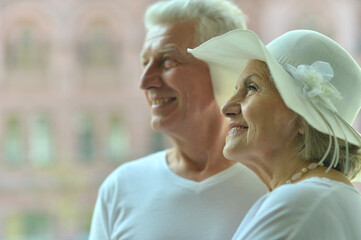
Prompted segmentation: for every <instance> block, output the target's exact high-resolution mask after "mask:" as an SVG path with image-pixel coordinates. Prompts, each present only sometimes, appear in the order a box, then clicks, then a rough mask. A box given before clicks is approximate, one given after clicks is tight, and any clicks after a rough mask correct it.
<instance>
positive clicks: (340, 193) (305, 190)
mask: <svg viewBox="0 0 361 240" xmlns="http://www.w3.org/2000/svg"><path fill="white" fill-rule="evenodd" d="M240 239H249V240H265V239H267V240H271V239H277V240H279V239H293V240H294V239H297V240H305V239H307V240H312V239H314V240H322V239H327V240H332V239H335V240H341V239H342V240H348V239H350V240H356V239H361V193H360V192H358V191H357V190H356V189H354V188H353V187H351V186H349V185H347V184H344V183H342V182H337V181H332V180H330V179H327V178H318V177H313V178H310V179H306V180H304V181H301V182H299V183H295V184H285V185H282V186H280V187H278V188H277V189H275V190H273V191H272V192H269V193H268V194H266V195H265V196H263V197H261V198H260V199H259V200H258V201H257V202H256V203H255V204H254V205H253V207H252V208H251V209H250V211H249V212H248V213H247V215H246V217H245V218H244V220H243V221H242V223H241V225H240V226H239V228H238V230H237V232H236V233H235V235H234V236H233V240H240Z"/></svg>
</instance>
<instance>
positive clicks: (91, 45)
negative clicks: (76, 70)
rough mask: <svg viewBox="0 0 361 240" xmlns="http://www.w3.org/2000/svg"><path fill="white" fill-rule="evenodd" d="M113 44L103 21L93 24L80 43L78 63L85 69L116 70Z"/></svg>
mask: <svg viewBox="0 0 361 240" xmlns="http://www.w3.org/2000/svg"><path fill="white" fill-rule="evenodd" d="M115 48H116V47H115V44H114V43H113V40H112V36H111V34H110V31H109V29H108V26H107V24H106V23H105V22H104V21H95V22H93V23H92V24H91V25H90V27H89V29H88V31H87V33H86V34H85V35H84V36H83V39H82V40H81V41H80V44H79V48H78V52H79V58H80V63H81V65H82V67H83V68H84V69H85V70H86V69H111V68H116V63H117V57H116V51H115Z"/></svg>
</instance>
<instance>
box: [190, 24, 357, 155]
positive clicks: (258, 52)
mask: <svg viewBox="0 0 361 240" xmlns="http://www.w3.org/2000/svg"><path fill="white" fill-rule="evenodd" d="M188 51H189V52H190V53H192V54H193V56H195V57H196V58H198V59H200V60H202V61H205V62H207V63H208V65H209V68H210V73H211V76H212V81H213V85H214V87H215V88H218V87H221V86H222V85H223V83H226V84H224V85H225V86H227V87H228V88H229V85H230V84H229V83H231V85H232V87H231V89H234V86H235V83H236V80H237V78H238V77H239V75H240V74H241V72H242V71H243V69H244V67H245V66H246V64H247V62H248V61H249V60H252V59H257V60H261V61H264V62H266V63H267V65H268V68H269V70H270V73H271V75H272V78H273V81H274V83H275V85H276V87H277V89H278V91H279V93H280V95H281V97H282V99H283V101H284V102H285V104H286V105H287V106H288V107H289V108H290V109H291V110H293V111H294V112H296V113H298V114H299V115H301V116H302V117H303V118H304V119H305V120H306V121H307V122H308V123H309V124H310V125H311V126H312V127H314V128H315V129H317V130H318V131H320V132H323V133H326V134H329V135H330V136H332V137H338V138H340V139H343V140H345V141H346V143H347V142H350V143H353V144H355V145H357V146H361V135H360V133H358V132H357V131H356V130H355V129H353V128H352V126H351V125H352V123H353V122H354V120H355V118H356V116H357V114H358V112H359V110H360V108H361V69H360V66H359V65H358V64H357V63H356V61H355V60H354V59H353V58H352V57H351V56H350V55H349V54H348V53H347V52H346V51H345V50H344V49H343V48H342V47H341V46H340V45H339V44H337V43H336V42H335V41H333V40H332V39H330V38H328V37H327V36H325V35H322V34H321V33H318V32H315V31H311V30H294V31H290V32H287V33H285V34H283V35H282V36H280V37H278V38H277V39H275V40H273V41H272V42H271V43H269V44H268V45H267V46H265V45H264V43H263V42H262V41H261V40H260V39H259V37H258V36H257V35H256V34H255V33H254V32H252V31H249V30H234V31H231V32H228V33H226V34H223V35H221V36H218V37H215V38H212V39H210V40H208V41H207V42H205V43H203V44H202V45H200V46H199V47H197V48H195V49H188ZM227 82H228V83H227ZM216 90H217V89H216ZM227 97H228V98H230V97H231V93H229V95H228V96H227ZM218 101H221V103H224V102H223V101H224V97H223V99H218ZM330 142H331V141H330ZM334 142H336V143H335V144H336V148H338V146H337V141H334ZM330 144H331V143H330Z"/></svg>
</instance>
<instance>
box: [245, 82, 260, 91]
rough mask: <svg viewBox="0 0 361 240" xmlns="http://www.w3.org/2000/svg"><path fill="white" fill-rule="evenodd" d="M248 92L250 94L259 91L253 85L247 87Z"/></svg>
mask: <svg viewBox="0 0 361 240" xmlns="http://www.w3.org/2000/svg"><path fill="white" fill-rule="evenodd" d="M247 90H248V92H253V91H257V90H258V89H257V87H256V86H254V85H253V84H250V85H248V86H247Z"/></svg>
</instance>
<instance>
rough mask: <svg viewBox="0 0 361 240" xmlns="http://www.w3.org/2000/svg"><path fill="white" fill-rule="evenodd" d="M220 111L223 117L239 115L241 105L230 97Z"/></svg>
mask: <svg viewBox="0 0 361 240" xmlns="http://www.w3.org/2000/svg"><path fill="white" fill-rule="evenodd" d="M221 112H222V114H223V116H225V117H232V116H236V115H239V114H240V113H241V112H242V107H241V104H240V103H239V102H238V101H235V100H232V98H231V99H229V100H228V101H227V102H226V103H225V104H224V105H223V106H222V109H221Z"/></svg>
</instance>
